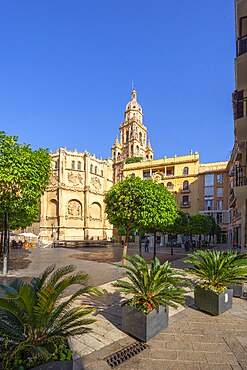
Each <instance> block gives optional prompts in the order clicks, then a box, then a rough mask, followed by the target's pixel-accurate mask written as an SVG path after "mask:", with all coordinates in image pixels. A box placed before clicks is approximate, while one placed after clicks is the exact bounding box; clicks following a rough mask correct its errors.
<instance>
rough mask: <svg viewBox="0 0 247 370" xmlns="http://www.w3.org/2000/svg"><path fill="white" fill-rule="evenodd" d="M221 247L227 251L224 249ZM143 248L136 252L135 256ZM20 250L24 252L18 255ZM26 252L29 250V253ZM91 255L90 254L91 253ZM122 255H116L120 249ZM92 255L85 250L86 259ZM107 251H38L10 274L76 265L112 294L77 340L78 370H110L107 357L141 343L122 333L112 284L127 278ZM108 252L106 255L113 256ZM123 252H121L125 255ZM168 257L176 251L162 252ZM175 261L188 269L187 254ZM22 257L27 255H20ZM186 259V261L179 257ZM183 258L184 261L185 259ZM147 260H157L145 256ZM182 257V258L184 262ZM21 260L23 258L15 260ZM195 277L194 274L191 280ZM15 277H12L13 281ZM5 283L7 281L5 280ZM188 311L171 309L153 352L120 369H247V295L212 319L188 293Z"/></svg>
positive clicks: (99, 302) (118, 301)
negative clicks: (198, 308)
mask: <svg viewBox="0 0 247 370" xmlns="http://www.w3.org/2000/svg"><path fill="white" fill-rule="evenodd" d="M221 249H223V250H224V249H226V247H224V246H222V248H221ZM137 251H138V249H135V248H130V250H129V252H130V254H134V253H136V252H137ZM17 252H19V251H17ZM25 252H26V251H25ZM87 252H88V253H87ZM115 252H116V251H115ZM89 253H91V252H90V251H87V250H85V251H83V254H84V256H85V255H86V254H88V257H89ZM94 253H95V254H96V253H101V254H99V255H98V257H99V256H101V257H100V258H102V262H97V261H95V260H93V261H92V260H89V259H90V258H88V259H87V260H85V259H84V258H80V257H78V256H77V255H79V256H83V254H82V252H81V251H79V250H75V249H73V250H70V249H47V250H42V249H38V248H37V249H34V250H32V251H31V252H30V253H28V254H27V253H25V255H24V258H21V260H22V262H21V267H20V268H18V263H17V265H15V264H12V266H11V267H12V269H11V271H10V274H11V275H12V277H13V276H22V277H23V276H24V277H26V278H30V277H31V276H34V275H35V276H36V275H38V274H39V273H41V272H42V271H43V270H44V268H45V267H46V266H47V265H50V264H52V263H56V265H57V266H61V265H64V264H75V265H76V267H77V268H78V269H82V270H84V271H85V272H87V273H89V274H90V275H91V276H92V281H91V282H92V283H93V284H95V285H100V286H101V288H102V289H104V290H105V291H106V292H107V295H106V296H105V297H104V298H103V299H102V298H95V299H94V301H93V302H91V303H93V305H94V306H96V307H97V312H96V314H95V318H96V319H97V321H96V322H95V323H94V324H93V325H92V329H93V330H92V332H90V333H88V334H85V335H83V336H78V337H77V338H73V339H72V340H71V346H72V347H73V349H74V370H82V369H85V370H98V369H100V370H109V369H110V367H109V365H108V364H107V362H106V360H105V358H106V357H108V356H110V355H112V354H113V353H115V352H117V351H119V350H121V349H123V348H125V347H126V346H128V345H130V344H132V343H134V342H136V340H135V339H134V338H132V337H130V336H128V335H127V334H125V333H124V332H122V330H121V300H122V297H121V295H120V294H119V293H116V292H115V290H114V288H113V287H112V285H111V281H112V280H115V279H118V278H120V277H122V272H121V270H120V269H119V268H118V267H117V266H116V262H115V258H116V259H117V258H119V257H118V255H117V254H115V255H114V256H115V257H114V258H113V257H112V259H111V258H110V255H109V253H111V252H110V251H107V253H108V256H105V257H106V261H107V262H103V260H104V256H102V253H104V251H101V252H99V251H96V250H95V251H94ZM107 253H106V254H107ZM117 253H120V252H119V251H118V252H117ZM162 253H163V258H166V257H168V256H170V253H169V252H167V251H165V250H162V251H161V253H160V254H162ZM174 254H175V257H173V256H170V260H172V265H173V266H174V267H176V268H184V266H185V265H184V262H183V260H184V259H185V257H186V254H185V253H184V251H181V249H180V250H175V251H174ZM20 256H21V257H23V254H21V252H20ZM179 257H180V258H179ZM181 257H183V258H181ZM145 258H147V259H149V258H150V259H151V258H152V253H150V256H149V255H148V254H146V255H145ZM178 258H179V259H178ZM15 260H16V261H18V258H15ZM188 277H189V276H188ZM9 278H11V277H9ZM0 280H3V278H2V279H1V278H0ZM187 304H188V306H189V307H188V308H187V309H184V308H183V307H179V309H178V310H177V311H176V310H174V309H170V312H169V316H170V319H169V326H168V328H167V329H165V330H164V331H163V332H161V333H160V334H159V335H157V336H156V337H155V338H153V339H152V340H151V341H149V342H148V348H147V349H145V350H144V351H142V352H141V353H140V354H138V355H136V356H134V357H132V358H130V359H128V360H127V361H126V362H124V363H123V364H121V365H119V366H118V367H117V368H118V369H126V370H127V369H128V370H139V369H140V370H146V369H149V370H150V368H151V369H152V370H156V369H159V370H163V369H164V370H170V369H172V370H180V369H183V370H195V369H200V370H228V369H229V370H230V369H231V370H241V369H242V370H247V295H246V297H245V298H243V299H237V298H234V302H233V307H232V309H231V310H229V311H228V312H225V313H223V314H221V315H220V316H216V317H214V316H210V315H207V314H205V313H202V312H200V311H198V310H197V309H196V308H195V307H194V306H193V293H192V292H188V295H187Z"/></svg>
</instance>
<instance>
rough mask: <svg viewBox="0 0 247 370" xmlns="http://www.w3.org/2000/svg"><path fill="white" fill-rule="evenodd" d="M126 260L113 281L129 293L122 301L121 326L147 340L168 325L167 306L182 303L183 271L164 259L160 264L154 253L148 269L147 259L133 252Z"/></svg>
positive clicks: (184, 284)
mask: <svg viewBox="0 0 247 370" xmlns="http://www.w3.org/2000/svg"><path fill="white" fill-rule="evenodd" d="M125 258H126V260H127V261H128V262H129V264H127V265H126V266H121V267H123V268H124V269H125V272H124V276H125V277H126V278H127V279H126V280H117V281H116V282H115V283H113V284H112V285H113V286H114V287H116V288H118V289H117V291H118V292H122V293H124V294H126V295H128V297H127V298H126V300H125V301H124V302H123V308H122V328H123V331H125V332H127V333H128V334H130V335H132V336H133V337H135V338H137V339H139V340H141V341H143V342H147V341H148V340H150V339H151V338H153V337H154V336H155V335H156V334H158V333H159V332H160V331H161V330H163V329H165V328H166V327H167V325H168V306H172V307H175V308H177V307H178V304H181V305H185V294H186V290H185V289H184V287H185V286H190V284H189V283H188V282H187V281H186V280H185V278H184V273H183V272H180V271H177V270H174V269H172V268H171V265H170V263H169V262H168V261H167V262H165V263H164V264H163V265H161V264H160V261H159V260H158V258H157V257H156V258H155V259H154V260H153V261H152V262H151V266H150V269H149V267H148V264H147V263H146V261H145V260H144V259H143V258H142V257H140V256H138V255H135V256H134V257H133V258H132V257H130V256H126V257H125Z"/></svg>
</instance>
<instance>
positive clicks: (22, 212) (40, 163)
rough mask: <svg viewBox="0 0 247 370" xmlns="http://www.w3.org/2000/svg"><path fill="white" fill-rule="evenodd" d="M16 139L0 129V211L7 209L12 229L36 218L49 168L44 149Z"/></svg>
mask: <svg viewBox="0 0 247 370" xmlns="http://www.w3.org/2000/svg"><path fill="white" fill-rule="evenodd" d="M17 139H18V138H17V137H16V136H7V135H6V134H5V133H4V132H0V214H1V215H3V214H5V213H6V212H8V214H9V224H10V227H11V228H12V229H13V228H18V227H22V228H24V227H26V226H28V225H31V224H32V222H34V221H35V220H36V219H37V216H38V214H39V199H40V196H41V195H42V194H43V193H44V191H45V189H46V187H47V185H48V182H49V177H50V171H51V160H50V156H49V153H48V150H47V149H38V150H32V149H31V147H30V146H29V145H27V144H19V143H18V142H17Z"/></svg>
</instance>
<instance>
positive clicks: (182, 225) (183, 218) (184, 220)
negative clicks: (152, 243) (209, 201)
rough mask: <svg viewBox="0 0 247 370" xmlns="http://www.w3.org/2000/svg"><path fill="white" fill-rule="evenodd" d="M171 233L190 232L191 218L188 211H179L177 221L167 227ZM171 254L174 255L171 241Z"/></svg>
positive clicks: (181, 233)
mask: <svg viewBox="0 0 247 370" xmlns="http://www.w3.org/2000/svg"><path fill="white" fill-rule="evenodd" d="M167 232H168V233H169V234H175V235H178V234H179V235H183V234H188V233H189V219H188V216H187V215H186V213H184V212H182V211H178V217H177V218H176V220H175V222H174V223H173V224H172V225H171V226H170V227H169V228H168V229H167ZM171 254H172V255H173V243H171Z"/></svg>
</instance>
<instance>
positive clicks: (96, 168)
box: [94, 166, 98, 175]
mask: <svg viewBox="0 0 247 370" xmlns="http://www.w3.org/2000/svg"><path fill="white" fill-rule="evenodd" d="M94 173H95V175H97V173H98V167H97V166H95V168H94Z"/></svg>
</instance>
